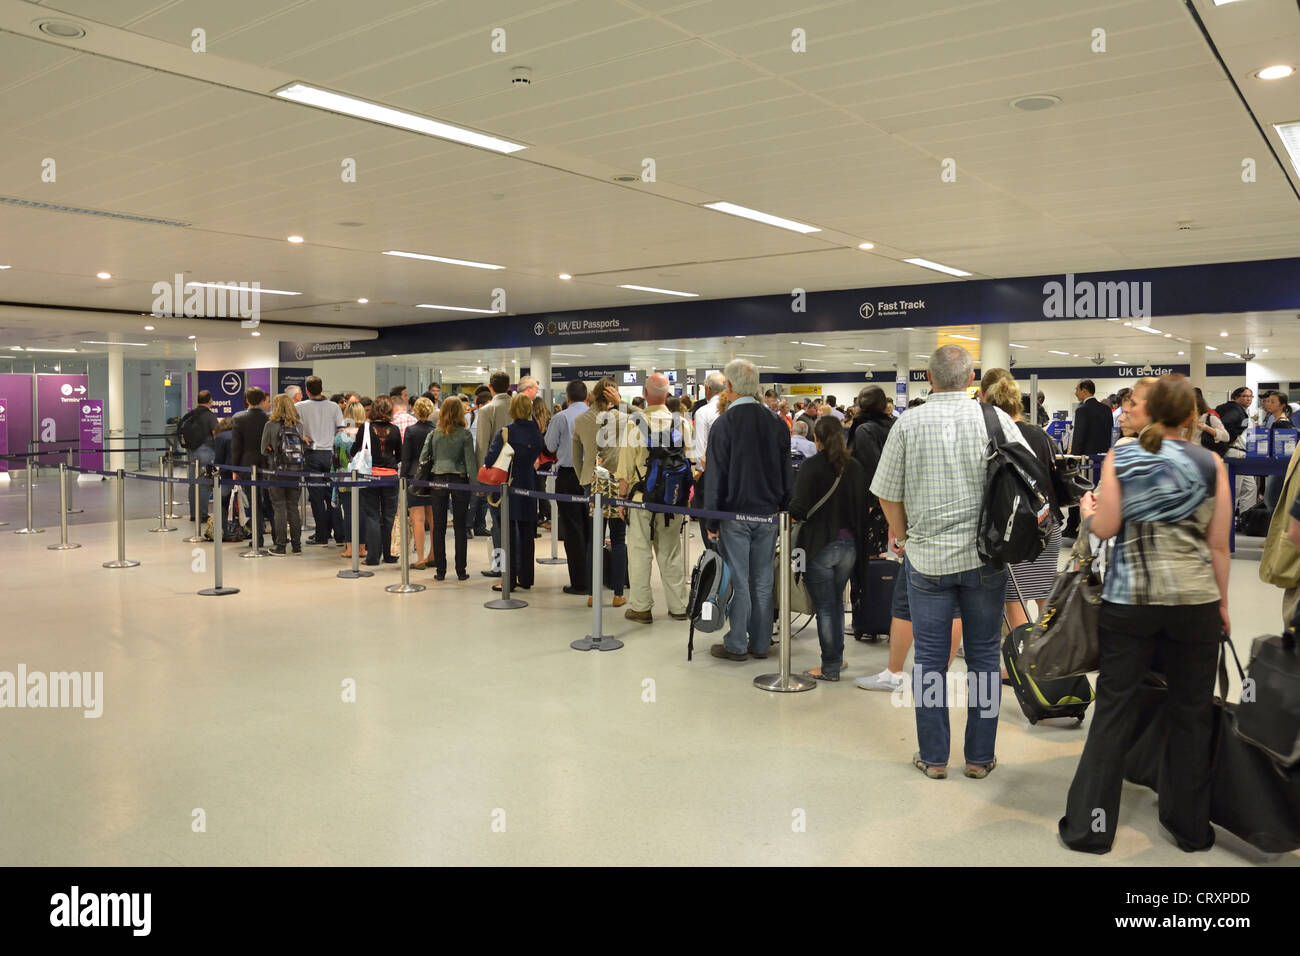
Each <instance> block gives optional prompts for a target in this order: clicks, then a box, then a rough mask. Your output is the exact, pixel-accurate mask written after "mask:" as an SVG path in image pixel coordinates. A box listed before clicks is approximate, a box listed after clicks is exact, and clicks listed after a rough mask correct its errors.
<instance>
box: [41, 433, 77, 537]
mask: <svg viewBox="0 0 1300 956" xmlns="http://www.w3.org/2000/svg"><path fill="white" fill-rule="evenodd" d="M68 457H72V453H71V452H69V453H68ZM68 512H69V508H68V466H67V465H65V464H63V463H62V462H60V463H59V543H58V544H51V545H46V550H47V551H71V550H72V549H73V548H79V547H81V545H79V544H68Z"/></svg>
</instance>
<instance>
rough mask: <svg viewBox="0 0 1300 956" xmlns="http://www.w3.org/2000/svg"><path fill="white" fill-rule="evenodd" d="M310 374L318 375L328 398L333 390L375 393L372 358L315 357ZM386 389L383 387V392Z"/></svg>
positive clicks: (373, 361)
mask: <svg viewBox="0 0 1300 956" xmlns="http://www.w3.org/2000/svg"><path fill="white" fill-rule="evenodd" d="M311 369H312V374H313V375H317V376H319V377H320V380H321V384H322V385H324V386H325V396H326V397H327V398H328V397H329V396H330V395H333V394H334V393H335V392H360V393H361V394H362V395H369V396H370V397H372V398H373V397H374V396H375V393H376V387H375V386H376V383H375V360H374V359H372V358H338V359H315V360H314V361H313V362H312V363H311ZM387 391H388V389H387V387H385V389H384V392H385V393H387Z"/></svg>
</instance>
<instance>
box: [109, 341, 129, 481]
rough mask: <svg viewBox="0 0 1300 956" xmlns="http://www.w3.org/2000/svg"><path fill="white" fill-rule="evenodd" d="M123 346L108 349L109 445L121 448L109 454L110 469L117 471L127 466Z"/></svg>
mask: <svg viewBox="0 0 1300 956" xmlns="http://www.w3.org/2000/svg"><path fill="white" fill-rule="evenodd" d="M123 365H124V363H123V360H122V347H121V346H120V345H114V346H109V349H108V436H107V437H108V439H109V440H108V447H109V448H116V449H119V450H118V451H114V452H111V453H110V454H109V456H108V470H109V471H117V470H119V469H122V468H125V467H126V453H125V452H123V451H121V450H120V449H122V448H124V447H125V443H124V442H123V441H122V439H123V438H125V437H126V400H125V398H124V397H123V396H124V388H125V384H124V383H125V381H126V375H125V373H124V370H123Z"/></svg>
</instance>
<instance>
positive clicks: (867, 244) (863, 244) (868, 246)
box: [858, 242, 876, 249]
mask: <svg viewBox="0 0 1300 956" xmlns="http://www.w3.org/2000/svg"><path fill="white" fill-rule="evenodd" d="M858 248H859V249H874V248H876V244H875V243H874V242H859V243H858Z"/></svg>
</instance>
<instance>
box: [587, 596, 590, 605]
mask: <svg viewBox="0 0 1300 956" xmlns="http://www.w3.org/2000/svg"><path fill="white" fill-rule="evenodd" d="M587 607H591V598H587Z"/></svg>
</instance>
